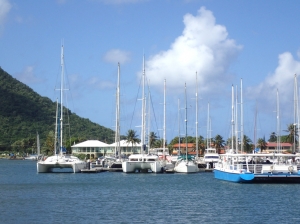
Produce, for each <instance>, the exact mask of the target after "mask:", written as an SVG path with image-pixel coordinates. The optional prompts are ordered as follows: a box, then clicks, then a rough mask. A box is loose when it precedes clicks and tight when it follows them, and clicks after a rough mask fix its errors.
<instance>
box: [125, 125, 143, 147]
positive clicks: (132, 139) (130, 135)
mask: <svg viewBox="0 0 300 224" xmlns="http://www.w3.org/2000/svg"><path fill="white" fill-rule="evenodd" d="M126 140H127V143H131V146H132V148H133V144H136V143H140V141H141V140H140V139H139V138H138V135H137V134H136V131H135V130H132V129H129V130H128V131H127V133H126ZM131 150H132V149H131Z"/></svg>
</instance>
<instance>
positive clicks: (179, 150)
mask: <svg viewBox="0 0 300 224" xmlns="http://www.w3.org/2000/svg"><path fill="white" fill-rule="evenodd" d="M178 143H179V148H178V155H179V156H180V153H181V147H180V144H181V141H180V100H179V99H178Z"/></svg>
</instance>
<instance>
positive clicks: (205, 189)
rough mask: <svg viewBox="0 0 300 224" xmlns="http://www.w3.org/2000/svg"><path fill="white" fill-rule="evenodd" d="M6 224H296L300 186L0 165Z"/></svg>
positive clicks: (1, 218) (1, 213)
mask: <svg viewBox="0 0 300 224" xmlns="http://www.w3.org/2000/svg"><path fill="white" fill-rule="evenodd" d="M0 189H1V194H0V203H1V206H0V223H293V222H297V221H298V222H299V221H300V214H299V209H300V199H299V193H300V185H299V184H237V183H230V182H224V181H220V180H216V179H214V177H213V173H197V174H151V173H147V174H140V173H139V174H124V173H115V172H104V173H96V174H81V173H79V174H73V173H53V174H37V173H36V162H33V161H25V160H22V161H18V160H0Z"/></svg>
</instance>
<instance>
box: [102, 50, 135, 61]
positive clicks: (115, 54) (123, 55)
mask: <svg viewBox="0 0 300 224" xmlns="http://www.w3.org/2000/svg"><path fill="white" fill-rule="evenodd" d="M104 60H105V61H107V62H111V63H115V64H116V63H118V62H120V63H121V64H125V63H126V62H128V61H130V52H127V51H121V50H119V49H112V50H110V51H108V52H107V53H106V54H105V55H104Z"/></svg>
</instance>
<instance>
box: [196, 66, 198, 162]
mask: <svg viewBox="0 0 300 224" xmlns="http://www.w3.org/2000/svg"><path fill="white" fill-rule="evenodd" d="M196 158H197V159H198V77H197V72H196Z"/></svg>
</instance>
